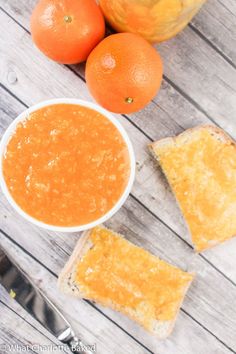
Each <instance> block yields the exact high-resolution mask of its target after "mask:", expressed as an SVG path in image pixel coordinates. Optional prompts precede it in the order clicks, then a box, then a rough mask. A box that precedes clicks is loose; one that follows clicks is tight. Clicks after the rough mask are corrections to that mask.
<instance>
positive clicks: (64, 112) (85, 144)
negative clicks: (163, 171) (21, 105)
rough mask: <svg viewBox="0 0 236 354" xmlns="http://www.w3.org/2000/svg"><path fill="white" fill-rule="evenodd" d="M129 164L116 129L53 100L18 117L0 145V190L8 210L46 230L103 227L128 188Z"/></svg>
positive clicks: (111, 121) (79, 105)
mask: <svg viewBox="0 0 236 354" xmlns="http://www.w3.org/2000/svg"><path fill="white" fill-rule="evenodd" d="M134 176H135V157H134V151H133V147H132V144H131V142H130V139H129V137H128V135H127V133H126V131H125V130H124V128H123V127H122V125H121V124H120V122H119V121H118V120H117V119H116V118H115V117H114V116H113V115H111V114H110V113H109V112H107V111H106V110H104V109H103V108H101V107H99V106H98V105H96V104H94V103H90V102H86V101H82V100H78V99H54V100H50V101H45V102H42V103H39V104H37V105H35V106H33V107H31V108H29V109H27V110H26V111H24V112H23V113H22V114H20V115H19V116H18V117H17V118H16V119H15V120H14V121H13V122H12V123H11V125H10V126H9V127H8V129H7V130H6V132H5V134H4V136H3V138H2V140H1V143H0V184H1V187H2V190H3V192H4V194H5V196H6V198H7V199H8V201H9V202H10V204H11V205H12V206H13V207H14V208H15V209H16V210H17V211H18V213H19V214H20V215H22V216H23V217H24V218H25V219H27V220H28V221H31V222H32V223H34V224H35V225H38V226H41V227H43V228H46V229H48V230H53V231H63V232H75V231H83V230H87V229H89V228H92V227H94V226H96V225H98V224H101V223H103V222H105V221H106V220H108V219H109V218H110V217H111V216H112V215H114V213H116V212H117V211H118V210H119V208H120V207H121V206H122V205H123V203H124V202H125V200H126V198H127V197H128V195H129V193H130V190H131V188H132V185H133V181H134Z"/></svg>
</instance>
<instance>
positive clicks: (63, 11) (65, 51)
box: [31, 0, 105, 64]
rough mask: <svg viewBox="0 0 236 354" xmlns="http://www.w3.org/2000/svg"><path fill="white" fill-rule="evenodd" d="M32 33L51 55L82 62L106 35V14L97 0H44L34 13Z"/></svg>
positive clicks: (67, 61) (73, 61)
mask: <svg viewBox="0 0 236 354" xmlns="http://www.w3.org/2000/svg"><path fill="white" fill-rule="evenodd" d="M31 33H32V38H33V41H34V43H35V44H36V46H37V47H38V48H39V49H40V50H41V51H42V52H43V53H44V54H45V55H46V56H47V57H49V58H50V59H52V60H55V61H57V62H59V63H63V64H75V63H80V62H83V61H84V60H86V59H87V57H88V55H89V53H90V52H91V50H92V49H93V48H94V47H95V46H96V45H97V44H98V43H99V42H100V41H101V40H102V38H103V37H104V34H105V23H104V17H103V15H102V12H101V10H100V8H99V7H98V5H97V4H96V2H95V0H40V1H39V2H38V4H37V5H36V7H35V9H34V11H33V14H32V17H31Z"/></svg>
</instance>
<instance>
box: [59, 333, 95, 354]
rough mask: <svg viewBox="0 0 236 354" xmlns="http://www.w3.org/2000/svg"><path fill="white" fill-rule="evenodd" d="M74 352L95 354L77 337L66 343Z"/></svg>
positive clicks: (77, 353) (76, 353)
mask: <svg viewBox="0 0 236 354" xmlns="http://www.w3.org/2000/svg"><path fill="white" fill-rule="evenodd" d="M66 344H67V345H68V347H69V348H70V350H71V351H72V353H75V354H95V352H92V351H91V350H89V349H86V345H85V344H84V343H83V342H82V341H81V340H80V339H78V338H77V337H73V338H72V339H71V340H70V341H68V342H67V343H66Z"/></svg>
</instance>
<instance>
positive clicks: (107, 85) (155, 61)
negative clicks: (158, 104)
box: [85, 33, 163, 113]
mask: <svg viewBox="0 0 236 354" xmlns="http://www.w3.org/2000/svg"><path fill="white" fill-rule="evenodd" d="M162 74H163V66H162V60H161V57H160V55H159V54H158V53H157V51H156V50H155V49H154V48H153V47H152V46H151V45H150V44H149V43H148V42H147V41H146V40H145V39H143V38H142V37H141V36H139V35H137V34H133V33H118V34H113V35H111V36H109V37H107V38H105V39H104V40H103V41H102V42H100V43H99V44H98V45H97V47H96V48H95V49H94V50H93V51H92V52H91V54H90V55H89V57H88V60H87V64H86V71H85V76H86V81H87V85H88V88H89V90H90V92H91V94H92V96H93V97H94V98H95V100H96V101H97V102H98V103H99V104H100V105H102V106H103V107H104V108H106V109H108V110H109V111H112V112H115V113H132V112H136V111H139V110H140V109H142V108H143V107H144V106H145V105H146V104H148V103H149V102H150V101H151V100H152V99H153V97H154V96H155V95H156V94H157V92H158V90H159V88H160V85H161V80H162Z"/></svg>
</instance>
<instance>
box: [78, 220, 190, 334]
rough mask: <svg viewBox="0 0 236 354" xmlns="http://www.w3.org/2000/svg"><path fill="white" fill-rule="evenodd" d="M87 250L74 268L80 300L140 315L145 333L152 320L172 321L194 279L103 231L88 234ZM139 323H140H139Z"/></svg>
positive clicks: (109, 231) (114, 235)
mask: <svg viewBox="0 0 236 354" xmlns="http://www.w3.org/2000/svg"><path fill="white" fill-rule="evenodd" d="M89 242H90V243H91V247H90V249H89V250H88V251H87V252H85V253H84V254H83V256H82V258H81V259H80V261H79V262H78V264H77V268H76V282H77V284H78V286H79V289H80V292H81V293H82V294H83V297H85V298H88V299H91V300H94V301H97V302H99V303H101V304H103V305H109V304H111V303H112V304H113V308H114V307H115V308H117V309H118V310H119V309H122V312H123V313H126V314H128V315H132V314H134V313H139V315H140V316H142V324H143V325H144V326H145V327H146V328H147V329H148V328H151V327H152V326H153V323H152V322H153V319H157V320H163V321H166V320H173V319H174V318H175V316H176V314H177V311H178V309H179V306H180V303H181V302H182V299H183V297H184V294H185V292H186V290H187V287H188V285H189V283H190V282H191V280H192V278H193V275H192V274H189V273H186V272H184V271H182V270H180V269H178V268H176V267H174V266H172V265H170V264H168V263H166V262H164V261H162V260H160V259H159V258H157V257H155V256H154V255H152V254H150V253H149V252H147V251H146V250H144V249H142V248H139V247H137V246H135V245H133V244H132V243H130V242H128V241H127V240H125V239H124V238H123V237H121V236H120V235H118V234H116V233H114V232H112V231H111V230H108V229H106V228H103V227H95V228H94V229H93V230H91V232H90V238H89ZM140 321H141V320H140Z"/></svg>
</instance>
